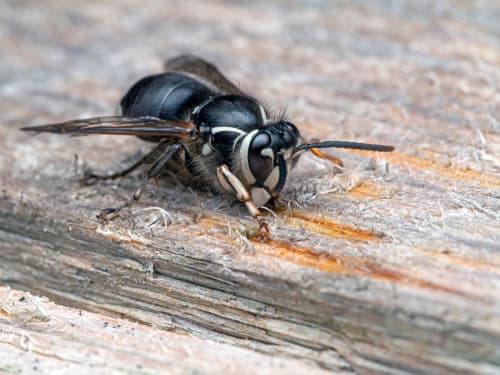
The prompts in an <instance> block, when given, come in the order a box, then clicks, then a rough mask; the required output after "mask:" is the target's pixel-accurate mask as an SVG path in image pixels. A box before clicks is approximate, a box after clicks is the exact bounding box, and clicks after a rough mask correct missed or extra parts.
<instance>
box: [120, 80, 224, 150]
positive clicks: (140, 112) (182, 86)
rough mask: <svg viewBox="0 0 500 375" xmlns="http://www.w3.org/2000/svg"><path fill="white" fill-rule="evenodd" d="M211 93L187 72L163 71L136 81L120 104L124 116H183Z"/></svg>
mask: <svg viewBox="0 0 500 375" xmlns="http://www.w3.org/2000/svg"><path fill="white" fill-rule="evenodd" d="M215 94H216V93H215V92H214V91H213V90H211V89H210V88H209V87H207V86H206V85H204V84H203V83H201V82H199V81H197V80H195V79H193V78H191V77H189V76H186V75H184V74H180V73H163V74H158V75H153V76H149V77H145V78H143V79H141V80H140V81H138V82H137V83H136V84H135V85H134V86H132V88H131V89H130V90H129V91H128V92H127V94H125V96H124V97H123V99H122V100H121V102H120V104H121V108H122V114H123V115H124V116H129V117H139V116H153V117H158V118H161V119H166V120H169V119H170V120H186V117H187V115H188V114H190V113H191V112H192V110H193V109H194V108H195V107H196V106H197V105H199V104H200V103H202V102H203V101H205V100H206V99H207V98H208V97H209V96H211V95H215ZM156 141H157V140H156Z"/></svg>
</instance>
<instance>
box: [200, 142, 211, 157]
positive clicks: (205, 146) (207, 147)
mask: <svg viewBox="0 0 500 375" xmlns="http://www.w3.org/2000/svg"><path fill="white" fill-rule="evenodd" d="M211 151H212V147H210V144H208V143H203V146H202V147H201V154H202V155H208V154H210V152H211Z"/></svg>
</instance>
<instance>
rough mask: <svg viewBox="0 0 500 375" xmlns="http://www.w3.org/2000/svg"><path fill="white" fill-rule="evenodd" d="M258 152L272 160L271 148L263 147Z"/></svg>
mask: <svg viewBox="0 0 500 375" xmlns="http://www.w3.org/2000/svg"><path fill="white" fill-rule="evenodd" d="M260 154H261V155H262V156H267V157H269V158H271V160H272V161H273V162H274V152H273V149H272V148H270V147H268V148H265V149H263V150H262V151H261V152H260Z"/></svg>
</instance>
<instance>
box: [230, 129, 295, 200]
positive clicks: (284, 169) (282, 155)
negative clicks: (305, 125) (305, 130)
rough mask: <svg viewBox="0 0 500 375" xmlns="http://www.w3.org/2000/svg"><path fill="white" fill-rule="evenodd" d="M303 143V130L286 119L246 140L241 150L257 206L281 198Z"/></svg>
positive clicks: (255, 132)
mask: <svg viewBox="0 0 500 375" xmlns="http://www.w3.org/2000/svg"><path fill="white" fill-rule="evenodd" d="M299 141H300V133H299V130H298V129H297V128H296V126H295V125H293V124H292V123H290V122H288V121H284V120H282V121H278V122H276V123H274V124H271V125H269V126H266V127H263V128H260V129H256V130H253V131H252V132H250V133H248V134H247V135H245V137H243V139H242V141H241V145H240V149H239V159H240V162H241V172H242V174H243V177H244V180H245V182H246V185H247V187H248V190H249V192H250V194H251V196H252V200H253V201H254V202H255V204H256V205H257V206H263V205H265V204H266V203H268V202H269V201H270V200H272V199H276V198H277V197H278V196H279V194H280V192H281V190H282V189H283V186H284V185H285V182H286V178H287V175H288V169H289V168H290V160H291V158H292V155H293V154H294V152H295V148H296V147H297V144H298V143H299Z"/></svg>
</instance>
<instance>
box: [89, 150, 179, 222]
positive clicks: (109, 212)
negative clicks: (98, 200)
mask: <svg viewBox="0 0 500 375" xmlns="http://www.w3.org/2000/svg"><path fill="white" fill-rule="evenodd" d="M159 146H162V147H165V145H164V144H160V145H159ZM159 146H158V147H156V148H155V149H154V150H153V151H152V152H150V153H149V154H148V155H146V157H147V156H150V155H151V154H152V153H154V152H155V151H158V149H159ZM180 148H181V145H179V144H173V145H168V146H167V148H165V149H164V150H163V151H162V153H161V154H160V155H159V156H158V157H157V158H156V159H155V161H154V163H153V165H152V166H151V168H150V169H149V170H148V171H147V173H146V176H144V178H143V180H142V182H141V185H140V186H139V188H138V189H137V190H136V191H135V193H134V194H133V195H132V196H131V197H130V198H129V199H128V200H127V202H125V203H124V204H122V205H121V206H119V207H116V208H104V209H102V210H101V212H100V214H99V215H97V218H98V219H99V220H102V221H108V220H113V219H114V218H116V217H117V216H118V215H119V213H120V211H121V210H123V209H124V208H128V207H130V206H132V205H133V204H134V202H137V201H138V200H139V199H140V198H141V195H142V193H143V192H144V189H145V188H146V186H147V185H148V183H149V181H150V180H151V179H153V178H155V177H157V176H158V175H159V174H160V173H161V171H162V170H163V168H164V167H165V165H166V164H167V162H168V161H169V160H170V158H171V157H172V156H173V155H174V154H175V153H176V152H177V151H178V150H179V149H180ZM143 161H144V158H143Z"/></svg>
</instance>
